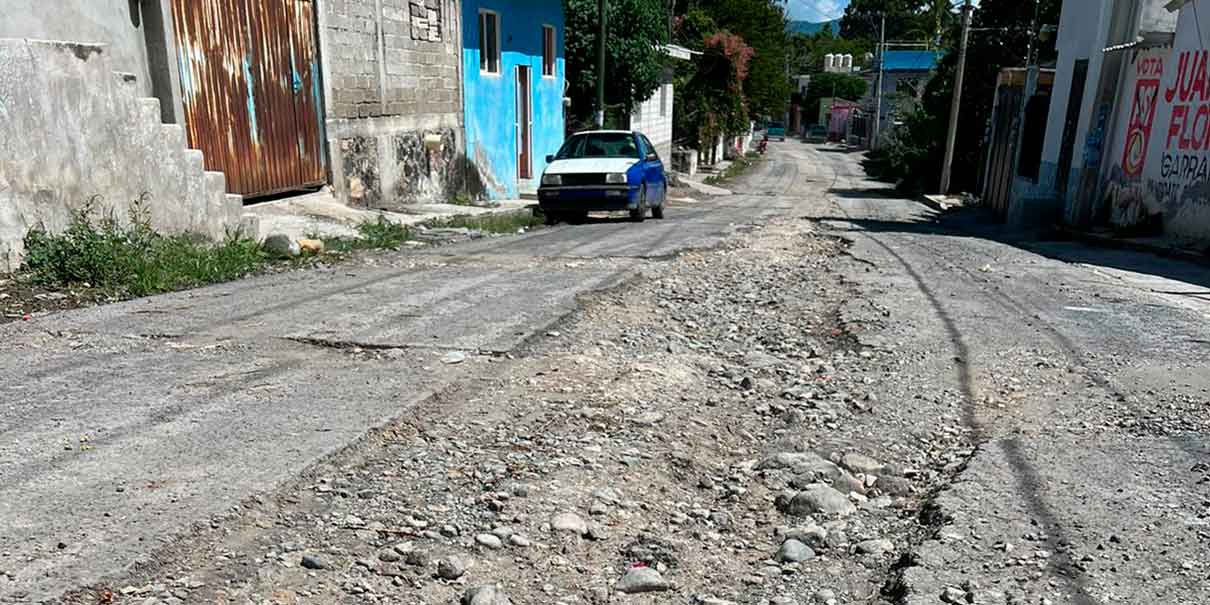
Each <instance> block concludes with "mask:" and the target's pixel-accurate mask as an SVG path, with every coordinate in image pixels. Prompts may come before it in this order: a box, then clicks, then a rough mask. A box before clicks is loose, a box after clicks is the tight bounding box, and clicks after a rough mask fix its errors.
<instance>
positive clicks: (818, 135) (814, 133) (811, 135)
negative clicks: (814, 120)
mask: <svg viewBox="0 0 1210 605" xmlns="http://www.w3.org/2000/svg"><path fill="white" fill-rule="evenodd" d="M806 138H807V142H808V143H827V142H828V129H827V128H824V127H823V126H820V125H819V124H816V125H814V126H811V127H809V128H807V137H806Z"/></svg>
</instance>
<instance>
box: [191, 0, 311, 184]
mask: <svg viewBox="0 0 1210 605" xmlns="http://www.w3.org/2000/svg"><path fill="white" fill-rule="evenodd" d="M172 17H173V27H174V28H175V30H176V40H177V48H178V55H179V56H178V59H179V63H180V71H181V89H182V90H181V98H182V101H183V102H184V105H185V127H186V131H187V132H188V133H189V145H190V146H191V147H193V148H195V149H200V150H201V151H202V152H203V153H204V154H205V156H206V169H207V170H217V171H222V172H224V173H226V175H227V191H228V192H230V193H238V194H241V195H244V196H246V197H257V196H264V195H270V194H273V193H279V192H282V191H290V190H294V189H303V188H306V187H313V186H317V185H321V184H323V183H324V182H325V181H326V174H327V170H326V158H325V156H324V147H323V136H322V120H323V116H322V115H321V114H320V107H321V104H320V90H319V89H320V82H319V52H318V49H317V47H316V43H315V4H314V2H313V1H312V0H172Z"/></svg>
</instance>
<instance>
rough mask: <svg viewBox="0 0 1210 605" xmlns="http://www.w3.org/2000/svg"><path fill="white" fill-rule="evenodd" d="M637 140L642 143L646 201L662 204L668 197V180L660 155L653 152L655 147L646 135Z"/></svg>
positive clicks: (641, 135)
mask: <svg viewBox="0 0 1210 605" xmlns="http://www.w3.org/2000/svg"><path fill="white" fill-rule="evenodd" d="M639 139H640V140H641V141H642V142H643V157H644V158H645V159H644V168H643V173H644V177H645V179H646V182H647V194H648V198H647V199H648V200H649V201H654V200H659V203H661V204H662V203H664V200H665V199H667V196H668V178H667V176H665V174H664V161H663V160H662V159H660V154H659V152H658V151H656V150H655V145H652V144H651V141H650V140H648V139H647V135H644V134H640V135H639Z"/></svg>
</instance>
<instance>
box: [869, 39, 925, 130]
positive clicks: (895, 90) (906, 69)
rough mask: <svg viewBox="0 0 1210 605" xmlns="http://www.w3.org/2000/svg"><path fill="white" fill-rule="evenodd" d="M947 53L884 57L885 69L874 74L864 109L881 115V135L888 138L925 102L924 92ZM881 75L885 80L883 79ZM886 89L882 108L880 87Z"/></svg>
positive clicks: (911, 52) (897, 52)
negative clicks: (879, 94)
mask: <svg viewBox="0 0 1210 605" xmlns="http://www.w3.org/2000/svg"><path fill="white" fill-rule="evenodd" d="M942 55H943V53H941V52H940V51H935V50H888V51H886V52H884V53H882V69H881V72H879V71H878V70H876V69H875V70H872V73H871V74H870V75H871V76H872V77H871V80H872V84H873V85H872V86H870V89H869V93H868V94H869V96H868V97H867V98H866V99H865V103H864V105H865V106H866V107H868V108H869V109H870V113H871V114H873V113H874V111H880V112H881V118H880V124H881V133H880V135H885V134H886V133H887V132H889V131H890V130H891V129H892V128H894V127H895V125H896V123H897V122H900V121H901V120H902V119H903V117H904V116H906V115H908V114H910V113H911V112H912V111H913V110H914V109H915V108H916V107H917V106H918V105H919V104H920V101H921V100H922V99H923V98H924V89H925V86H927V85H928V82H929V80H930V79H931V78H932V77H933V72H934V70H935V69H936V68H937V64H938V63H939V62H940V61H941V57H942ZM880 74H881V79H880V78H879V75H880ZM880 83H881V86H882V97H881V100H882V105H881V107H879V108H875V105H877V104H878V102H877V99H878V96H877V95H878V86H879V84H880Z"/></svg>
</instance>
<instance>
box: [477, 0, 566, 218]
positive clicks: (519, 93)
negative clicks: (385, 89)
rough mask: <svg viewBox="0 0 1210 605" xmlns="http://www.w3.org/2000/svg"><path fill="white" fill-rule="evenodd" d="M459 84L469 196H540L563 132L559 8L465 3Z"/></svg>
mask: <svg viewBox="0 0 1210 605" xmlns="http://www.w3.org/2000/svg"><path fill="white" fill-rule="evenodd" d="M462 18H463V27H462V38H463V45H462V74H463V77H462V81H463V91H464V99H465V101H464V108H463V109H464V116H465V117H464V122H465V129H466V158H467V161H468V164H469V170H468V179H469V180H470V181H469V182H468V189H470V190H471V191H472V192H473V193H474V194H475V195H476V196H482V197H487V198H489V199H516V198H519V197H521V196H522V195H527V194H536V192H537V188H538V179H539V178H540V177H541V175H542V171H543V170H545V168H546V159H545V158H546V156H547V155H552V154H554V153H556V152H558V150H559V147H560V146H562V144H563V135H564V132H563V129H564V121H565V118H564V101H563V98H564V94H563V93H564V81H565V80H564V78H565V74H564V60H563V5H562V2H560V0H463V3H462Z"/></svg>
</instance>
